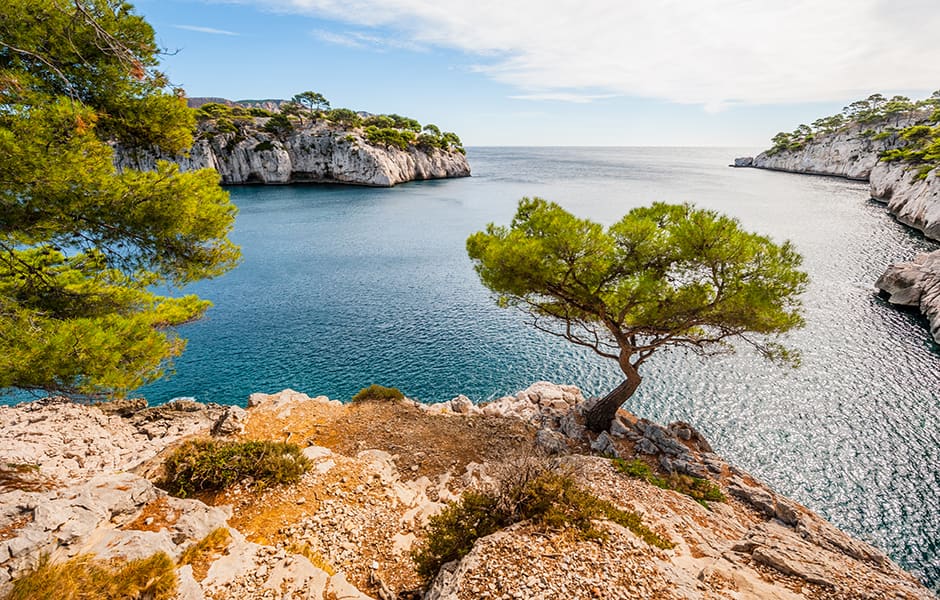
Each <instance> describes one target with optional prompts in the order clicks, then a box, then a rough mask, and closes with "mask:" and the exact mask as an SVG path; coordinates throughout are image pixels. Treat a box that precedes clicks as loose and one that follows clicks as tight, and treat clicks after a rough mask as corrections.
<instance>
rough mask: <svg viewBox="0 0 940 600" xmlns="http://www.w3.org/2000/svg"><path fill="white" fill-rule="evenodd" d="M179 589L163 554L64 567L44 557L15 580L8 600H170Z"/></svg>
mask: <svg viewBox="0 0 940 600" xmlns="http://www.w3.org/2000/svg"><path fill="white" fill-rule="evenodd" d="M176 588H177V579H176V570H175V565H174V564H173V561H172V560H170V557H169V556H167V555H166V554H164V553H163V552H159V553H157V554H154V555H153V556H150V557H149V558H141V559H137V560H131V561H103V560H100V559H96V558H95V557H93V556H92V555H90V554H83V555H81V556H77V557H75V558H73V559H70V560H69V561H68V562H64V563H53V562H52V561H51V560H50V559H49V556H48V555H43V556H42V557H41V558H40V559H39V564H38V565H36V567H35V568H34V569H32V570H30V571H28V572H26V573H25V574H23V575H21V576H19V577H18V578H16V579H14V580H13V587H12V589H11V590H10V592H9V594H8V595H7V596H6V600H129V599H130V600H133V599H139V600H143V599H147V600H170V599H171V598H175V597H176Z"/></svg>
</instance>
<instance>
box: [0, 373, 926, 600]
mask: <svg viewBox="0 0 940 600" xmlns="http://www.w3.org/2000/svg"><path fill="white" fill-rule="evenodd" d="M591 401H592V400H585V399H584V397H583V396H582V394H581V392H580V390H578V388H576V387H573V386H559V385H554V384H551V383H547V382H539V383H536V384H533V385H532V386H530V387H529V388H527V389H525V390H523V391H521V392H519V393H518V394H516V395H514V396H506V397H504V398H500V399H499V400H497V401H495V402H492V403H489V404H486V405H484V406H482V407H481V406H478V405H475V404H473V403H472V402H470V401H469V400H468V399H467V398H466V397H462V396H458V397H456V398H454V400H451V401H449V402H446V403H441V404H437V405H430V406H426V405H422V404H418V403H416V402H414V401H411V400H407V399H405V400H402V401H397V402H394V401H393V402H362V403H354V404H351V405H342V404H341V403H339V402H337V401H332V400H329V399H328V398H325V397H322V396H321V397H316V398H311V397H309V396H307V395H305V394H301V393H298V392H294V391H291V390H285V391H284V392H281V393H278V394H254V395H252V397H251V399H250V402H249V407H248V409H247V410H242V409H240V408H237V407H219V406H212V405H205V406H204V405H201V404H198V403H195V402H191V401H178V402H176V403H173V404H172V405H168V406H166V407H158V408H144V407H142V406H141V405H140V403H139V402H128V403H123V404H119V405H104V406H100V407H99V406H84V405H75V404H70V403H67V402H63V401H40V402H36V403H32V404H21V405H18V406H12V407H0V433H2V436H0V444H2V445H0V453H3V455H4V456H5V457H8V458H6V460H7V461H8V463H14V462H20V461H23V462H25V461H29V464H30V465H32V466H33V467H34V468H35V470H36V473H35V479H33V480H32V481H31V484H30V485H16V484H13V483H11V482H9V481H7V482H5V483H4V485H3V487H0V595H3V594H5V592H6V591H7V590H8V589H9V586H10V581H11V579H12V578H15V577H17V576H18V575H19V574H21V573H22V572H23V571H24V570H25V569H28V568H29V567H30V566H31V565H33V564H35V563H36V561H37V560H38V557H39V556H40V555H41V554H42V553H50V554H51V556H52V558H53V560H64V559H66V558H68V557H72V556H76V555H78V554H82V553H92V554H95V555H97V556H99V557H100V558H118V559H120V558H137V557H144V556H149V555H150V554H153V553H154V552H157V551H162V552H165V553H166V554H167V555H168V556H170V557H171V558H172V559H173V560H175V561H177V569H176V572H177V579H178V593H177V598H178V599H179V600H190V599H192V600H207V599H209V598H213V599H216V598H244V599H248V600H253V599H261V598H273V597H277V598H291V599H293V598H307V599H313V598H316V599H321V598H340V599H349V600H368V599H369V598H378V599H380V600H392V599H394V598H396V597H397V598H418V597H422V595H421V593H420V592H419V591H418V588H419V587H420V580H419V579H418V578H417V577H416V572H415V569H414V565H413V564H412V563H411V561H410V559H409V557H408V555H409V552H410V550H411V549H412V547H413V546H414V544H415V543H420V541H421V539H422V538H423V536H424V531H425V530H424V526H425V525H426V524H427V523H428V519H429V518H431V517H432V516H433V515H435V514H437V513H438V512H440V511H441V510H442V509H443V508H444V506H446V503H447V502H449V501H452V500H455V499H458V498H459V497H460V496H461V494H462V493H463V492H464V491H468V490H480V489H486V488H487V486H489V485H491V483H492V482H493V481H494V480H498V479H499V478H500V477H504V476H506V474H507V473H512V472H514V471H516V470H517V469H518V468H519V465H523V464H528V463H525V462H524V461H531V460H540V461H545V460H551V461H552V464H554V465H555V466H554V467H553V468H556V469H559V470H560V471H562V472H564V473H568V474H571V476H572V477H573V478H575V479H576V481H577V484H578V485H579V486H581V487H582V488H583V489H585V490H588V491H589V492H590V493H591V494H594V495H596V496H597V497H599V498H601V499H603V500H606V501H607V502H610V503H611V504H613V505H615V506H617V507H620V508H622V509H623V510H628V511H631V512H633V513H636V514H637V515H639V516H640V518H641V519H642V521H643V523H644V524H645V525H646V526H648V527H649V528H650V529H652V530H653V531H655V532H656V533H657V535H659V536H661V537H663V538H666V539H668V540H669V541H671V543H672V544H673V547H672V548H671V549H659V548H655V547H653V546H650V545H648V544H647V542H645V541H643V539H642V538H640V537H638V536H637V535H635V534H634V533H632V532H631V531H630V530H629V529H626V528H624V527H621V526H620V525H617V524H615V523H613V522H609V521H603V522H600V523H599V524H598V526H599V527H601V529H602V530H603V531H604V532H605V535H606V537H605V539H601V540H583V539H580V538H579V537H578V536H575V535H571V534H570V532H569V533H566V532H565V531H555V530H546V529H545V528H543V527H540V526H537V525H535V524H533V523H529V522H522V523H518V524H516V525H513V526H511V527H509V528H507V529H503V530H501V531H499V532H498V533H495V534H493V535H490V536H487V537H484V538H481V539H479V540H477V541H476V543H475V544H474V545H473V548H472V550H471V552H470V553H469V554H468V555H466V556H465V557H464V558H462V559H461V560H458V561H455V562H452V563H449V564H447V565H445V566H444V567H443V569H442V570H441V572H440V573H439V574H438V575H437V577H436V578H435V579H434V580H433V582H432V584H431V586H430V589H429V590H427V591H426V593H424V594H423V597H424V598H428V599H434V600H445V599H447V600H451V599H453V600H457V599H460V600H467V599H471V598H572V599H585V600H586V599H588V598H597V597H605V598H654V597H655V598H659V597H662V598H674V599H681V598H689V599H706V598H708V599H729V600H730V599H736V600H745V599H755V600H756V599H767V598H771V599H786V600H795V599H800V598H807V599H809V598H811V599H819V598H826V599H829V598H833V599H834V598H860V599H861V598H871V599H875V598H896V599H899V600H901V599H909V600H915V599H916V600H920V599H924V600H929V599H932V598H934V596H933V595H932V594H931V593H930V592H929V591H928V590H926V589H925V588H924V587H922V586H921V585H920V584H918V582H917V581H916V580H915V579H914V578H913V577H912V576H910V575H909V574H907V573H905V572H904V571H902V570H901V569H900V568H899V567H897V566H896V565H895V564H894V563H892V562H891V561H890V560H889V559H888V558H887V557H886V556H885V555H884V554H883V553H881V552H880V551H878V550H876V549H875V548H873V547H871V546H869V545H868V544H865V543H863V542H860V541H858V540H855V539H853V538H852V537H850V536H848V535H847V534H845V533H843V532H841V531H839V530H838V529H836V528H835V527H833V526H832V525H830V524H828V523H827V522H825V521H824V520H823V519H821V518H820V517H818V516H817V515H815V514H814V513H813V512H811V511H810V510H808V509H807V508H805V507H803V506H801V505H799V504H797V503H796V502H793V501H792V500H789V499H787V498H785V497H783V496H781V495H779V494H776V493H775V492H773V490H770V489H769V488H767V487H766V486H765V485H763V484H761V483H760V482H758V481H756V480H754V479H753V478H752V477H750V476H749V475H748V474H747V473H745V472H744V471H742V470H740V469H738V468H736V467H734V466H732V465H729V464H728V463H726V462H725V461H724V460H722V459H721V457H720V456H718V455H717V454H715V453H714V452H713V451H712V449H711V447H710V446H709V445H708V443H707V442H706V441H705V440H704V439H703V438H702V436H701V435H700V434H699V433H698V432H696V431H695V429H694V428H693V427H692V426H691V425H689V424H687V423H681V422H679V423H673V424H671V425H669V426H668V427H663V426H660V425H657V424H655V423H652V422H650V421H647V420H644V419H638V418H637V417H635V416H633V415H631V414H629V413H627V412H625V411H621V412H620V413H619V415H618V417H617V420H616V421H615V423H614V424H613V425H612V427H611V429H610V431H609V432H606V433H602V434H600V435H599V436H597V435H594V434H592V433H589V432H587V431H586V430H585V429H584V427H583V422H584V417H583V414H584V411H585V408H586V407H587V406H588V405H589V403H590V402H591ZM212 431H215V432H216V433H219V432H221V431H226V432H228V433H227V435H230V436H236V437H238V438H240V439H277V440H284V439H287V440H288V441H293V442H295V443H298V444H301V445H302V446H305V449H304V454H305V456H307V457H308V458H309V459H310V460H311V462H312V468H311V469H310V471H308V473H307V474H306V475H304V476H303V478H302V479H301V481H300V482H299V483H296V484H292V485H291V486H279V487H278V486H275V487H270V488H266V489H260V490H259V489H257V488H254V487H252V486H251V485H250V484H248V483H242V484H239V485H237V486H235V487H234V488H232V489H230V490H229V491H227V492H225V493H224V494H222V495H221V496H217V497H214V498H211V499H207V502H209V503H208V504H207V503H205V502H202V501H200V500H195V499H180V498H174V497H170V496H168V495H167V494H166V493H165V492H163V491H162V490H160V489H158V488H156V487H154V485H153V484H152V483H151V479H152V478H153V473H154V472H155V471H154V469H155V467H156V466H158V464H159V462H160V455H161V452H162V451H163V450H165V449H166V448H167V447H170V446H172V445H173V444H174V443H176V442H178V441H180V440H181V439H183V438H184V437H186V436H190V435H193V434H197V435H209V434H210V433H211V432H212ZM538 448H541V449H542V454H541V455H540V454H538V452H537V449H538ZM549 453H550V454H551V456H552V458H551V459H548V458H540V456H547V455H548V454H549ZM610 456H620V457H623V458H624V459H628V460H636V459H640V460H642V461H644V462H645V463H646V464H649V465H654V466H655V468H657V469H658V470H659V472H661V473H663V474H664V475H663V476H664V477H665V476H668V474H669V473H687V474H691V475H695V476H697V477H703V478H707V479H708V480H709V481H711V482H713V484H714V485H717V486H719V487H720V488H721V489H722V490H723V491H724V494H725V496H726V500H725V501H715V502H709V503H708V505H707V506H705V505H704V504H700V503H698V502H696V501H694V500H692V499H691V498H690V497H689V496H686V495H683V494H680V493H678V492H675V491H672V490H669V489H661V488H660V487H657V486H655V485H652V484H651V483H648V482H647V481H646V480H643V479H637V478H634V477H629V476H627V475H626V474H624V473H622V472H620V471H619V470H618V469H617V467H616V465H615V464H614V463H613V462H612V461H611V458H610ZM520 461H522V462H520ZM21 483H22V482H21ZM27 483H29V482H27ZM32 484H36V485H32ZM219 528H225V529H227V531H228V541H227V542H226V545H225V548H224V551H219V552H216V553H213V554H211V555H210V556H208V557H205V558H204V560H202V561H197V562H199V563H200V564H196V563H191V564H190V563H187V561H185V560H182V559H181V557H182V556H183V555H184V553H185V552H186V550H187V549H189V548H191V547H193V545H194V544H197V543H198V542H199V540H202V539H207V536H209V535H210V534H211V533H212V532H214V531H217V530H218V529H219Z"/></svg>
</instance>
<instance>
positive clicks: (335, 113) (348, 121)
mask: <svg viewBox="0 0 940 600" xmlns="http://www.w3.org/2000/svg"><path fill="white" fill-rule="evenodd" d="M325 116H326V119H327V120H328V121H332V122H333V123H339V124H340V125H344V126H346V127H359V126H360V125H361V124H362V117H360V116H359V113H357V112H356V111H353V110H349V109H348V108H334V109H333V110H331V111H330V112H328V113H326V115H325Z"/></svg>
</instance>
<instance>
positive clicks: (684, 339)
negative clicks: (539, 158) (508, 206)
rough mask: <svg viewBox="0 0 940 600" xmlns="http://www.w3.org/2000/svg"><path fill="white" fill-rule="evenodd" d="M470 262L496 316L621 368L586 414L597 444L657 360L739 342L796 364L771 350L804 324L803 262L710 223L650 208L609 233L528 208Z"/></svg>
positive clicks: (790, 252)
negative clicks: (525, 319) (506, 314)
mask: <svg viewBox="0 0 940 600" xmlns="http://www.w3.org/2000/svg"><path fill="white" fill-rule="evenodd" d="M467 252H468V254H469V255H470V258H471V259H472V260H473V262H474V266H475V268H476V271H477V273H478V274H479V276H480V279H481V281H482V282H483V284H484V285H485V286H486V287H487V288H489V289H490V290H492V291H493V292H495V293H496V294H497V295H498V301H499V304H500V305H501V306H512V307H516V308H519V309H521V310H522V311H524V312H525V313H526V314H528V316H529V317H530V318H531V324H532V325H533V326H534V327H536V328H537V329H539V330H541V331H544V332H546V333H549V334H552V335H555V336H559V337H562V338H564V339H567V340H568V341H570V342H572V343H574V344H577V345H579V346H583V347H586V348H590V349H591V350H592V351H594V352H595V353H597V354H598V355H600V356H603V357H605V358H609V359H611V360H614V361H616V362H617V364H618V365H619V367H620V370H621V371H622V372H623V374H624V376H625V380H624V381H623V383H621V384H620V385H619V386H617V388H616V389H614V390H613V391H611V392H610V393H609V394H607V396H605V397H604V398H602V399H600V400H599V401H597V402H596V403H594V404H593V405H592V406H591V407H590V408H589V409H588V411H587V413H586V418H587V426H588V427H589V428H590V429H591V430H592V431H595V432H600V431H603V430H605V429H607V428H608V427H609V426H610V423H611V421H612V419H613V418H614V416H615V415H616V412H617V409H618V408H619V407H620V406H621V405H622V404H623V403H624V402H626V401H627V400H628V399H629V398H630V397H631V396H632V395H633V393H634V392H635V391H636V389H637V387H638V386H639V385H640V382H641V381H642V377H641V376H640V369H641V367H642V366H643V364H644V363H645V362H646V361H647V360H648V359H649V358H650V357H651V356H653V355H654V354H655V353H656V352H657V351H660V350H665V349H668V348H685V349H688V350H691V351H692V352H694V353H697V354H701V355H712V354H717V353H722V352H728V351H732V350H733V348H734V347H733V346H732V345H731V344H730V342H731V341H733V340H738V341H740V342H743V343H746V344H748V345H750V346H752V347H754V348H756V349H757V350H758V351H759V352H760V353H761V354H762V355H764V356H765V357H767V358H771V359H775V360H781V361H784V362H795V360H796V358H795V356H794V355H793V354H791V353H790V352H789V351H788V350H787V349H786V348H784V347H783V346H782V345H780V344H779V343H777V342H776V341H775V338H776V336H778V335H779V334H782V333H784V332H786V331H788V330H790V329H793V328H795V327H800V326H801V325H802V324H803V320H802V317H801V316H800V313H801V310H800V309H801V305H800V301H799V298H798V296H799V295H800V294H801V293H802V291H803V290H804V288H805V286H806V283H807V280H808V278H807V275H806V274H805V273H803V272H802V271H800V270H799V266H800V263H801V261H802V258H801V257H800V255H799V254H797V253H796V252H795V251H794V249H793V247H792V246H791V245H790V243H789V242H785V243H783V244H779V245H778V244H775V243H773V242H772V241H771V240H769V239H768V238H766V237H764V236H760V235H757V234H753V233H748V232H746V231H743V230H742V229H741V227H740V225H739V223H738V222H737V221H736V220H734V219H731V218H729V217H726V216H722V215H719V214H718V213H716V212H713V211H709V210H702V209H696V208H694V207H692V206H690V205H669V204H663V203H656V204H653V205H652V206H650V207H647V208H636V209H633V210H631V211H630V212H629V213H627V214H626V215H625V216H624V217H623V218H622V219H621V220H620V221H619V222H617V223H615V224H614V225H612V226H610V227H609V228H607V229H606V230H605V229H604V228H603V227H602V226H601V225H599V224H597V223H594V222H592V221H589V220H586V219H579V218H577V217H575V216H573V215H572V214H570V213H568V212H567V211H565V210H564V209H562V208H561V207H560V206H558V205H557V204H555V203H552V202H548V201H546V200H543V199H540V198H534V199H531V200H530V199H528V198H524V199H522V201H520V203H519V207H518V210H517V212H516V216H515V218H514V219H513V221H512V224H511V225H510V226H509V227H504V226H496V225H494V224H490V225H488V226H487V228H486V230H485V231H480V232H477V233H475V234H473V235H471V236H470V237H469V238H468V240H467Z"/></svg>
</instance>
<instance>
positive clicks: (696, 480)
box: [613, 458, 726, 508]
mask: <svg viewBox="0 0 940 600" xmlns="http://www.w3.org/2000/svg"><path fill="white" fill-rule="evenodd" d="M613 464H614V467H615V468H616V469H617V470H618V471H620V472H621V473H623V474H624V475H627V476H629V477H634V478H636V479H642V480H643V481H646V482H647V483H650V484H652V485H655V486H656V487H658V488H662V489H664V490H674V491H677V492H679V493H680V494H685V495H686V496H689V497H690V498H692V499H693V500H695V501H696V502H698V503H699V504H701V505H702V506H704V507H705V508H708V504H706V502H724V501H725V500H726V498H725V495H724V494H723V493H722V491H721V488H719V487H718V486H717V485H715V484H714V483H713V482H711V481H709V480H707V479H702V478H701V477H691V476H689V475H680V474H679V473H671V474H669V475H667V476H666V477H660V476H659V475H657V474H656V473H655V472H654V471H653V469H652V467H650V466H649V465H648V464H646V463H645V462H643V461H642V460H640V459H634V460H631V461H627V460H624V459H622V458H615V459H613Z"/></svg>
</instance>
